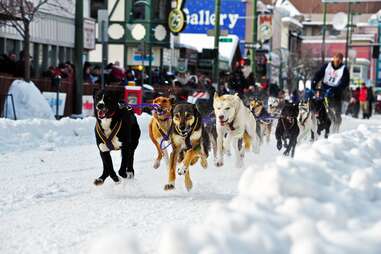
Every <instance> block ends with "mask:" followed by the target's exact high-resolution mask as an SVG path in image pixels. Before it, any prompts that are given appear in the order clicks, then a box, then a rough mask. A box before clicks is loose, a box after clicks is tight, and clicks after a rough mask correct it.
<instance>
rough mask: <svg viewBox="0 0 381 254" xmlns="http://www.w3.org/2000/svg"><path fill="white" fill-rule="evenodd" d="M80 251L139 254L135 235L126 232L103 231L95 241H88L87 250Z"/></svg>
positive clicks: (91, 253)
mask: <svg viewBox="0 0 381 254" xmlns="http://www.w3.org/2000/svg"><path fill="white" fill-rule="evenodd" d="M82 253H88V254H105V253H107V254H127V253H131V254H140V253H143V252H142V250H141V249H140V246H139V244H138V241H137V240H136V237H135V236H134V235H132V234H130V233H128V232H123V233H121V232H118V233H116V232H113V231H109V232H104V233H103V234H102V235H100V236H99V237H97V240H96V241H93V242H90V243H88V246H87V250H85V251H84V252H82Z"/></svg>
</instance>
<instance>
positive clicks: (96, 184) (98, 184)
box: [94, 178, 104, 186]
mask: <svg viewBox="0 0 381 254" xmlns="http://www.w3.org/2000/svg"><path fill="white" fill-rule="evenodd" d="M103 183H104V180H103V179H102V178H97V179H95V180H94V185H95V186H100V185H102V184H103Z"/></svg>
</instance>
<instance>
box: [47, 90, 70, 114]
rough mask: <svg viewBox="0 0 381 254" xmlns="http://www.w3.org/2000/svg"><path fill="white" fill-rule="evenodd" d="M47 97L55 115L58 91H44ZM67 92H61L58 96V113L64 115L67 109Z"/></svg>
mask: <svg viewBox="0 0 381 254" xmlns="http://www.w3.org/2000/svg"><path fill="white" fill-rule="evenodd" d="M42 95H44V97H45V99H46V100H47V101H48V104H49V106H50V108H51V109H52V112H53V113H54V115H55V114H56V110H57V93H56V92H43V93H42ZM65 102H66V93H59V96H58V115H59V116H63V115H64V111H65Z"/></svg>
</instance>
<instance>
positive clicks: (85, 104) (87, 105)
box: [82, 95, 94, 117]
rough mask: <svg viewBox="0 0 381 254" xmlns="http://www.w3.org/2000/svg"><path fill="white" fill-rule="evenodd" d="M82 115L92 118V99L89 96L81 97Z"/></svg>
mask: <svg viewBox="0 0 381 254" xmlns="http://www.w3.org/2000/svg"><path fill="white" fill-rule="evenodd" d="M82 115H83V116H85V117H86V116H94V98H93V96H91V95H83V96H82Z"/></svg>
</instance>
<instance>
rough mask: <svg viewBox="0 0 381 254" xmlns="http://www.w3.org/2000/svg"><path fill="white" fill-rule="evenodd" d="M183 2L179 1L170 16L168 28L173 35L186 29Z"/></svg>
mask: <svg viewBox="0 0 381 254" xmlns="http://www.w3.org/2000/svg"><path fill="white" fill-rule="evenodd" d="M182 7H183V0H177V4H176V8H175V9H172V10H171V12H170V13H169V15H168V26H169V30H170V31H171V32H172V33H175V34H177V33H180V32H181V31H183V30H184V28H185V24H186V23H185V20H186V14H185V13H184V11H183V10H182Z"/></svg>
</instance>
